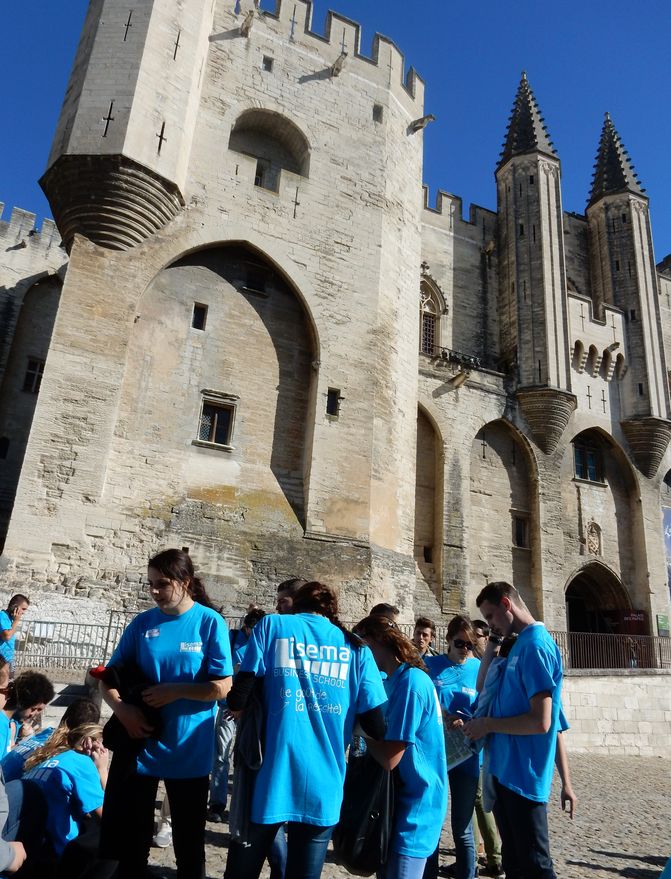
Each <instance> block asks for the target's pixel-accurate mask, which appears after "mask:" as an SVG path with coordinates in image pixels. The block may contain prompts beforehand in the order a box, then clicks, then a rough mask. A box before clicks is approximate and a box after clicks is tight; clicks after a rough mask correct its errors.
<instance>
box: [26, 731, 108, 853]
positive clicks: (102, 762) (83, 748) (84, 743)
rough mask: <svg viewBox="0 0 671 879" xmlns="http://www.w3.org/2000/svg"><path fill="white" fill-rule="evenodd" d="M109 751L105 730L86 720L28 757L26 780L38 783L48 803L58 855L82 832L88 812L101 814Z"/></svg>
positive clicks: (51, 838)
mask: <svg viewBox="0 0 671 879" xmlns="http://www.w3.org/2000/svg"><path fill="white" fill-rule="evenodd" d="M107 761H108V753H107V750H106V748H104V747H103V745H102V729H101V728H100V727H99V726H98V725H97V724H92V723H86V724H82V725H81V726H77V727H75V728H74V729H72V730H67V734H66V735H65V736H63V737H61V738H60V740H58V741H57V740H56V739H54V738H53V737H52V739H51V740H50V741H49V742H46V743H45V744H44V745H42V746H41V747H40V748H37V749H36V750H35V751H34V752H33V754H32V755H31V756H30V757H29V758H28V759H27V760H26V772H25V775H24V781H26V782H31V784H34V785H36V786H37V787H38V788H39V789H40V790H41V791H42V794H43V795H44V798H45V800H46V803H47V826H46V835H47V838H48V840H49V842H50V843H51V847H52V848H53V852H54V854H55V855H56V857H57V858H60V857H61V855H62V854H63V852H64V850H65V847H66V846H67V844H68V842H70V841H71V840H73V839H76V838H77V837H78V836H79V835H80V833H81V832H82V828H83V822H84V819H85V818H86V816H88V815H97V816H98V817H100V816H101V815H102V805H103V798H104V791H105V784H106V782H107Z"/></svg>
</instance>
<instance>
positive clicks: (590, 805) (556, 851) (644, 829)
mask: <svg viewBox="0 0 671 879" xmlns="http://www.w3.org/2000/svg"><path fill="white" fill-rule="evenodd" d="M570 761H571V772H572V776H573V787H574V789H575V791H576V794H577V796H578V808H577V812H576V817H575V820H574V821H570V819H569V818H568V816H567V815H565V814H562V813H561V811H560V807H559V792H558V788H555V789H554V790H553V793H552V800H551V803H550V808H549V817H550V833H551V846H552V853H553V857H554V860H555V870H556V873H557V877H558V879H616V877H623V879H656V877H659V875H660V873H661V871H662V868H663V866H664V864H665V863H666V861H667V860H668V859H669V858H670V857H671V796H670V791H671V761H670V760H663V759H661V758H652V757H632V758H627V757H594V756H591V755H586V754H572V755H571V757H570ZM227 840H228V833H227V828H226V826H225V825H217V824H208V828H207V875H208V879H221V877H222V876H223V872H224V865H225V863H226V842H227ZM450 846H451V838H450V834H449V831H448V832H445V833H444V834H443V847H444V849H445V851H444V854H443V856H442V858H441V863H450V862H451V861H452V857H451V856H450V855H449V854H448V853H447V852H448V849H449V847H450ZM152 863H153V864H156V865H161V867H162V868H163V869H162V870H161V873H163V874H164V875H165V876H166V877H173V879H174V876H175V875H176V873H175V871H174V859H173V854H172V848H168V849H163V850H161V849H157V848H154V849H152ZM262 875H263V877H264V879H267V877H268V876H269V871H268V870H267V869H266V871H265V872H264V873H263V874H262ZM348 875H349V874H348V873H347V872H346V871H345V870H344V869H343V868H341V867H338V866H337V865H335V864H333V863H332V861H331V859H330V856H329V858H328V859H327V864H326V866H325V868H324V872H323V874H322V876H323V879H341V877H346V876H348ZM240 879H245V877H240Z"/></svg>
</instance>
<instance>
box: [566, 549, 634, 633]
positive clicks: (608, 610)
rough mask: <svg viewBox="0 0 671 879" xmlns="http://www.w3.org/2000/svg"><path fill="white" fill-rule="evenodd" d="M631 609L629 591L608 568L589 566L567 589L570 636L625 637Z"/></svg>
mask: <svg viewBox="0 0 671 879" xmlns="http://www.w3.org/2000/svg"><path fill="white" fill-rule="evenodd" d="M631 609H632V608H631V601H630V599H629V595H628V594H627V590H626V589H625V588H624V586H623V585H622V583H621V582H620V580H619V578H618V577H617V576H616V575H615V574H614V573H613V572H612V571H611V570H609V569H608V568H607V567H606V566H605V565H600V564H591V565H587V567H585V568H582V569H581V570H580V571H579V572H578V573H577V574H576V575H575V576H574V577H573V578H572V579H571V581H570V583H569V585H568V586H567V588H566V622H567V624H568V630H569V632H593V633H600V634H614V635H621V634H625V633H626V631H627V629H626V623H625V617H626V616H627V615H630V614H631Z"/></svg>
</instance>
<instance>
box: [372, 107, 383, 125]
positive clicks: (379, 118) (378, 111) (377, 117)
mask: <svg viewBox="0 0 671 879" xmlns="http://www.w3.org/2000/svg"><path fill="white" fill-rule="evenodd" d="M383 121H384V107H383V106H382V104H373V122H383Z"/></svg>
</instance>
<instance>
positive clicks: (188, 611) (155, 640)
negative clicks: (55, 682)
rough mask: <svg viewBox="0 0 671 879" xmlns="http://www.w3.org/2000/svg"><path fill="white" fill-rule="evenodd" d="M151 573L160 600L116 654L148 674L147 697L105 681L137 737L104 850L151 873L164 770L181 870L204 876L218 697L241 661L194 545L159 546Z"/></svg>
mask: <svg viewBox="0 0 671 879" xmlns="http://www.w3.org/2000/svg"><path fill="white" fill-rule="evenodd" d="M147 578H148V581H149V591H150V593H151V596H152V598H153V599H154V601H155V602H156V607H155V608H152V609H151V610H148V611H145V612H144V613H141V614H139V615H138V616H137V617H135V619H133V620H132V622H131V623H130V624H129V625H128V627H127V628H126V630H125V631H124V633H123V635H122V636H121V641H120V642H119V646H118V647H117V649H116V650H115V651H114V653H113V655H112V658H111V660H110V663H109V666H111V667H114V668H115V670H116V671H117V672H118V675H119V677H123V676H124V675H128V674H130V676H132V677H134V678H135V679H136V680H145V681H146V682H147V686H146V687H145V688H144V690H143V691H142V703H143V704H142V705H141V706H138V705H134V704H130V702H124V701H123V700H122V698H121V694H120V692H119V690H118V689H115V688H114V687H112V686H110V685H109V684H106V683H105V682H104V679H103V681H102V690H103V697H104V699H105V701H106V702H107V704H108V705H109V706H110V707H111V709H112V711H113V712H114V714H115V715H116V717H117V718H118V719H119V721H120V722H121V724H122V726H123V728H124V729H125V731H126V733H127V734H128V740H129V741H128V745H127V746H125V747H123V748H119V749H117V750H115V753H114V757H113V760H112V766H111V769H110V777H109V782H108V785H107V787H106V790H105V808H104V811H103V826H102V834H101V836H102V839H101V849H100V851H101V855H102V856H103V857H106V858H112V859H114V860H117V861H119V862H120V868H121V869H120V877H121V879H140V877H144V876H145V874H146V869H147V860H148V857H149V847H150V845H151V838H152V833H153V829H154V826H153V825H154V800H155V798H156V790H157V786H158V782H159V779H164V781H165V787H166V791H167V794H168V800H169V802H170V809H171V815H172V828H173V844H174V848H175V858H176V861H177V876H178V877H179V879H201V877H204V876H205V816H206V811H207V794H208V781H209V779H208V776H209V772H210V769H211V767H212V758H213V752H214V719H215V710H216V703H217V700H219V699H223V698H224V697H225V696H226V694H227V693H228V690H229V688H230V684H231V677H230V676H231V673H232V671H233V668H232V665H231V651H230V646H229V637H228V631H227V628H226V623H225V622H224V619H223V617H222V616H221V615H220V614H219V613H217V611H216V610H214V608H213V607H212V603H211V601H210V599H209V598H208V595H207V592H206V591H205V586H204V585H203V582H202V581H201V580H200V579H199V578H198V577H196V575H195V573H194V569H193V563H192V561H191V558H190V557H189V555H188V553H186V552H183V551H182V550H179V549H167V550H165V551H164V552H161V553H159V554H158V555H156V556H154V558H152V559H151V560H150V561H149V566H148V571H147ZM144 708H146V709H147V710H143V709H144ZM148 714H149V715H150V716H148ZM115 764H116V765H115Z"/></svg>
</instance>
